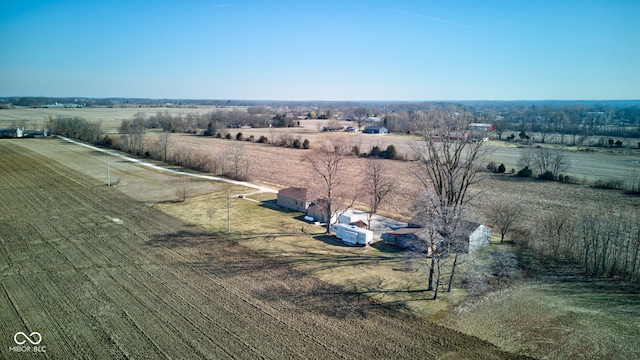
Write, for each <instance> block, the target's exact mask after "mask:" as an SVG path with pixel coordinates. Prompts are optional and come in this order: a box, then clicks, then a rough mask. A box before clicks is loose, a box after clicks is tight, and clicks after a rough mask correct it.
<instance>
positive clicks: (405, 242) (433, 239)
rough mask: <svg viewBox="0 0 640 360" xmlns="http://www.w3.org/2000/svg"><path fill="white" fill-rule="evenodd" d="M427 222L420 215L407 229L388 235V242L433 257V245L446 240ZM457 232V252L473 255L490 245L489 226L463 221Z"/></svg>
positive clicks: (423, 216)
mask: <svg viewBox="0 0 640 360" xmlns="http://www.w3.org/2000/svg"><path fill="white" fill-rule="evenodd" d="M427 222H428V219H427V217H426V216H425V215H424V214H423V213H420V214H418V215H416V216H414V217H413V218H412V219H411V220H409V222H408V225H407V227H406V228H401V229H398V230H395V231H393V232H390V233H388V240H389V241H390V242H391V243H393V244H395V245H396V246H397V247H399V248H401V249H406V250H409V251H415V252H425V253H427V255H431V248H432V245H436V246H437V245H438V244H440V243H442V242H443V241H444V238H443V236H442V234H440V233H439V232H438V231H436V230H435V229H432V228H430V227H429V226H428V225H429V224H428V223H427ZM457 232H458V235H457V236H458V241H456V243H457V246H456V247H455V249H454V251H455V252H458V253H465V254H466V253H472V252H475V251H477V250H478V249H481V248H483V247H485V246H487V245H489V239H490V238H491V228H489V227H488V226H485V225H482V224H478V223H474V222H470V221H464V220H462V221H461V224H460V225H459V229H458V231H457Z"/></svg>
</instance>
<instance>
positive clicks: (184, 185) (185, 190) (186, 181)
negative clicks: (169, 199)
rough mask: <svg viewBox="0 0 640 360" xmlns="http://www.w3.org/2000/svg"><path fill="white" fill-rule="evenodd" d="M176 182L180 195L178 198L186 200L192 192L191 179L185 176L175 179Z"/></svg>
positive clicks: (177, 192)
mask: <svg viewBox="0 0 640 360" xmlns="http://www.w3.org/2000/svg"><path fill="white" fill-rule="evenodd" d="M175 184H176V195H178V199H179V200H180V201H181V202H185V201H186V200H187V197H189V193H190V192H191V179H190V178H189V177H187V176H183V177H180V178H178V179H177V180H176V181H175Z"/></svg>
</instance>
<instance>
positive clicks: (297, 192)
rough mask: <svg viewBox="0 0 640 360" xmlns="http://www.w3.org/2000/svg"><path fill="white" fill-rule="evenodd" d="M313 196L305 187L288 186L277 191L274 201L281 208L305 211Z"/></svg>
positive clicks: (313, 198)
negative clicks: (276, 197)
mask: <svg viewBox="0 0 640 360" xmlns="http://www.w3.org/2000/svg"><path fill="white" fill-rule="evenodd" d="M313 200H315V197H314V196H313V195H311V194H310V193H309V191H308V190H307V189H305V188H299V187H289V188H286V189H282V190H280V191H278V199H277V200H276V203H277V204H278V206H282V207H283V208H286V209H290V210H295V211H300V212H306V211H307V208H309V205H311V202H312V201H313Z"/></svg>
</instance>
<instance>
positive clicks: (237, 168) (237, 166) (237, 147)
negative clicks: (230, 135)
mask: <svg viewBox="0 0 640 360" xmlns="http://www.w3.org/2000/svg"><path fill="white" fill-rule="evenodd" d="M229 159H230V160H231V162H232V165H233V178H234V179H235V180H241V179H246V178H247V177H248V174H247V171H246V170H247V167H248V162H247V156H246V152H245V149H244V146H242V144H240V143H237V142H234V143H232V144H231V146H229Z"/></svg>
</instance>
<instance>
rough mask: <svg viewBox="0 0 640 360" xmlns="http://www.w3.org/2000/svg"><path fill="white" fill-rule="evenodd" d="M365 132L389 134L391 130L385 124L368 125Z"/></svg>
mask: <svg viewBox="0 0 640 360" xmlns="http://www.w3.org/2000/svg"><path fill="white" fill-rule="evenodd" d="M363 133H364V134H388V133H389V130H388V129H387V128H386V127H384V126H367V127H366V128H364V131H363Z"/></svg>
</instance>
